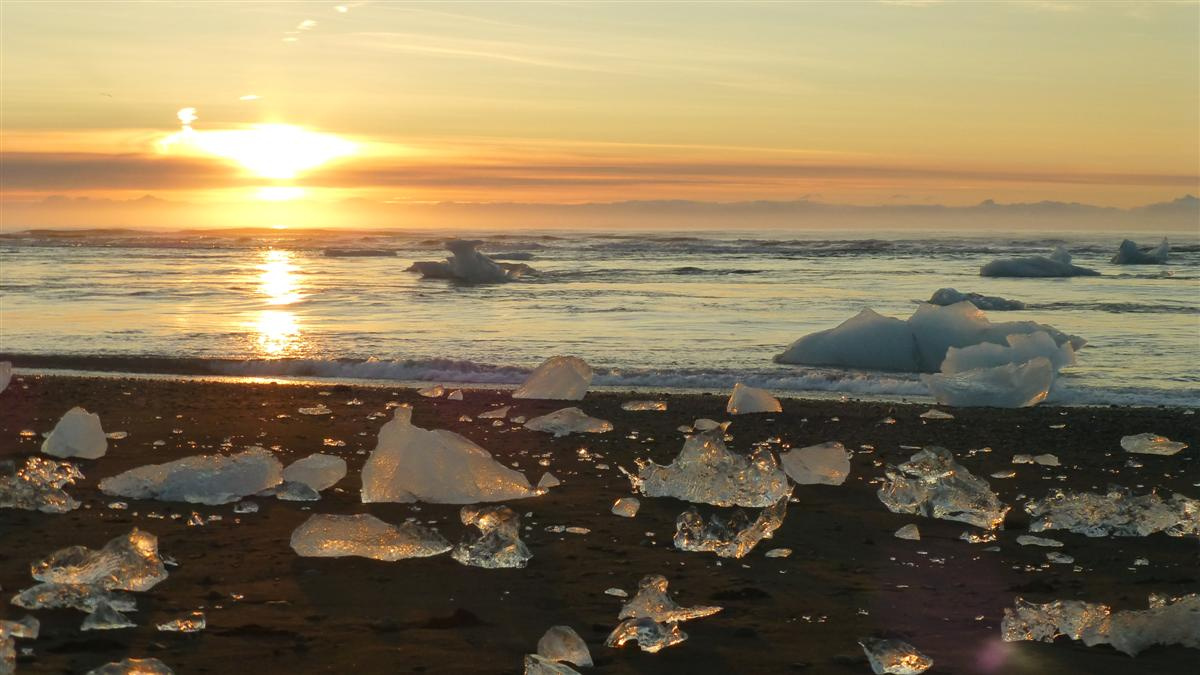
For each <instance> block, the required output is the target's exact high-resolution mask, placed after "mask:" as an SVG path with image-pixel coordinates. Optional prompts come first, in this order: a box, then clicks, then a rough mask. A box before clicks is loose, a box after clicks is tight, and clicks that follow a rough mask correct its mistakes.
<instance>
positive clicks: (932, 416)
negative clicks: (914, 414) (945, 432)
mask: <svg viewBox="0 0 1200 675" xmlns="http://www.w3.org/2000/svg"><path fill="white" fill-rule="evenodd" d="M918 417H921V418H923V419H927V420H952V419H954V415H951V414H950V413H948V412H944V411H941V410H938V409H937V408H930V409H929V410H926V411H925V412H923V413H921V414H920V415H918Z"/></svg>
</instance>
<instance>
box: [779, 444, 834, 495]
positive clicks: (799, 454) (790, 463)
mask: <svg viewBox="0 0 1200 675" xmlns="http://www.w3.org/2000/svg"><path fill="white" fill-rule="evenodd" d="M779 461H780V463H781V464H783V470H784V472H786V473H787V475H788V477H789V478H791V479H792V480H793V481H795V482H796V484H797V485H841V484H842V483H845V482H846V478H847V477H848V476H849V475H850V453H848V452H846V448H845V446H843V445H842V444H841V443H837V442H830V443H822V444H820V445H810V446H809V447H807V448H799V449H797V450H789V451H787V452H783V453H780V454H779Z"/></svg>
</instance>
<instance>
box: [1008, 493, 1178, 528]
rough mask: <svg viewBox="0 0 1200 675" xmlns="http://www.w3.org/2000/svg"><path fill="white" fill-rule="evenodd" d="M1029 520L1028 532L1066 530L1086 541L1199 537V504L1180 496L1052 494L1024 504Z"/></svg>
mask: <svg viewBox="0 0 1200 675" xmlns="http://www.w3.org/2000/svg"><path fill="white" fill-rule="evenodd" d="M1025 511H1027V512H1028V513H1029V515H1031V516H1033V522H1032V523H1030V525H1029V531H1030V532H1044V531H1046V530H1068V531H1070V532H1075V533H1076V534H1083V535H1087V536H1089V537H1109V536H1116V537H1145V536H1149V535H1151V534H1154V533H1155V532H1165V533H1166V534H1168V535H1170V536H1172V537H1186V536H1197V535H1200V500H1196V499H1189V498H1188V497H1185V496H1183V495H1181V494H1175V495H1172V496H1171V498H1170V499H1163V498H1162V497H1160V496H1158V494H1157V493H1154V492H1150V493H1147V494H1144V495H1134V494H1132V493H1131V492H1129V491H1128V490H1124V489H1120V488H1112V489H1110V490H1109V492H1108V494H1097V493H1093V492H1064V491H1062V490H1056V491H1054V492H1051V493H1050V494H1049V495H1048V496H1047V497H1046V498H1045V499H1035V500H1032V501H1030V502H1028V503H1026V504H1025Z"/></svg>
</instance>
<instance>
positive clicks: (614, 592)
mask: <svg viewBox="0 0 1200 675" xmlns="http://www.w3.org/2000/svg"><path fill="white" fill-rule="evenodd" d="M604 594H605V595H611V596H613V597H615V598H628V597H629V594H628V593H626V592H625V591H623V590H621V589H620V588H606V589H604Z"/></svg>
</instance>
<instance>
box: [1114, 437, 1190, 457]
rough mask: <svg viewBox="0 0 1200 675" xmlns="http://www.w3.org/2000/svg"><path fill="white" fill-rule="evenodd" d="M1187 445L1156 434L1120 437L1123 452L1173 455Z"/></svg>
mask: <svg viewBox="0 0 1200 675" xmlns="http://www.w3.org/2000/svg"><path fill="white" fill-rule="evenodd" d="M1187 446H1188V445H1187V443H1180V442H1178V441H1172V440H1171V439H1169V438H1167V437H1166V436H1159V435H1157V434H1137V435H1135V436H1122V437H1121V447H1122V448H1123V449H1124V450H1125V452H1135V453H1138V454H1141V455H1174V454H1176V453H1178V452H1179V451H1180V450H1183V449H1184V448H1186V447H1187Z"/></svg>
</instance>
